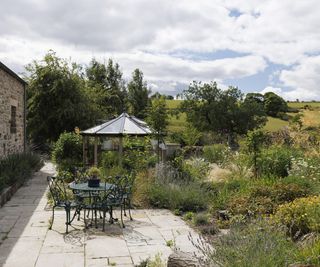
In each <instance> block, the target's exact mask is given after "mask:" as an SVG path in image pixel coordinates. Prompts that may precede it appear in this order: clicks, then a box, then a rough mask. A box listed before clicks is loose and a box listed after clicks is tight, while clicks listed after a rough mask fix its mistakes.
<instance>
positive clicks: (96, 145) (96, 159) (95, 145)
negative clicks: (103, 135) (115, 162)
mask: <svg viewBox="0 0 320 267" xmlns="http://www.w3.org/2000/svg"><path fill="white" fill-rule="evenodd" d="M93 164H94V166H98V136H95V137H94V163H93Z"/></svg>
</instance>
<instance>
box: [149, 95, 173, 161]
mask: <svg viewBox="0 0 320 267" xmlns="http://www.w3.org/2000/svg"><path fill="white" fill-rule="evenodd" d="M147 114H148V115H147V122H148V124H149V125H150V127H151V128H152V129H153V130H154V131H155V133H156V138H157V140H158V161H159V153H160V151H159V142H160V140H161V139H162V137H163V136H164V134H165V131H166V129H167V126H168V124H169V115H168V112H167V106H166V100H165V98H164V97H163V96H161V97H159V98H155V99H153V100H152V103H151V106H150V107H149V108H148V112H147Z"/></svg>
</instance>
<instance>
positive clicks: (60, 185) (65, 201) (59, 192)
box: [47, 176, 82, 234]
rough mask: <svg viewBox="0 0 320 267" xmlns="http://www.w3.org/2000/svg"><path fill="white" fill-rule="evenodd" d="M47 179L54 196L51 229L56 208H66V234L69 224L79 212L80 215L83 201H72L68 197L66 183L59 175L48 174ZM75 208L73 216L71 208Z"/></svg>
mask: <svg viewBox="0 0 320 267" xmlns="http://www.w3.org/2000/svg"><path fill="white" fill-rule="evenodd" d="M47 181H48V184H49V190H50V193H51V196H52V200H53V204H52V221H51V224H50V227H49V229H52V225H53V222H54V210H55V208H56V207H60V208H64V210H65V212H66V234H67V233H68V226H69V225H71V223H72V222H73V220H74V218H75V217H76V215H77V214H78V215H79V216H80V210H81V208H82V203H81V202H79V201H72V200H70V199H69V198H68V196H67V192H66V187H65V183H64V182H63V180H62V179H61V178H59V177H53V176H48V177H47ZM72 209H75V213H74V215H73V216H72V218H71V210H72Z"/></svg>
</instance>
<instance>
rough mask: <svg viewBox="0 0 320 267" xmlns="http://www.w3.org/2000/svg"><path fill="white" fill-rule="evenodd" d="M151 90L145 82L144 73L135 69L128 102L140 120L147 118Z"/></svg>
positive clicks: (129, 86)
mask: <svg viewBox="0 0 320 267" xmlns="http://www.w3.org/2000/svg"><path fill="white" fill-rule="evenodd" d="M149 94H150V90H148V88H147V83H146V82H144V81H143V73H142V71H140V70H139V69H135V70H134V72H133V73H132V80H131V81H130V82H129V84H128V100H129V103H130V106H131V111H132V113H133V114H134V115H135V116H136V117H138V118H142V119H143V118H145V117H146V110H147V108H148V106H149V105H150V100H149Z"/></svg>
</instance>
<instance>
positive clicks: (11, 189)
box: [0, 182, 23, 207]
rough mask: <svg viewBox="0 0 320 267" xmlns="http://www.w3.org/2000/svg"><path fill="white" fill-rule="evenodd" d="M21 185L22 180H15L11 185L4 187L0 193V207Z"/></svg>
mask: <svg viewBox="0 0 320 267" xmlns="http://www.w3.org/2000/svg"><path fill="white" fill-rule="evenodd" d="M22 185H23V183H22V182H16V183H14V184H13V185H11V186H9V187H6V188H4V189H3V191H2V192H1V194H0V207H2V206H3V205H4V204H6V203H7V202H8V201H9V200H10V199H11V197H12V196H13V195H14V194H15V193H16V192H17V191H18V189H19V188H20V187H21V186H22Z"/></svg>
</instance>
